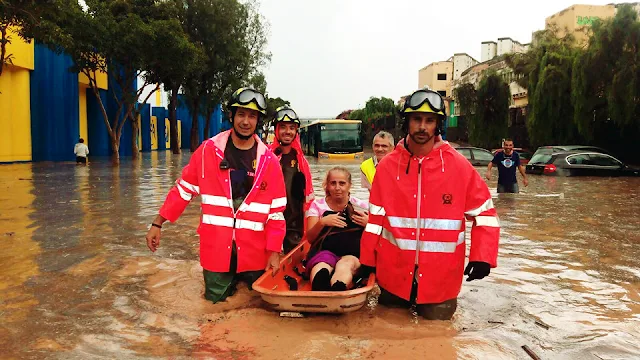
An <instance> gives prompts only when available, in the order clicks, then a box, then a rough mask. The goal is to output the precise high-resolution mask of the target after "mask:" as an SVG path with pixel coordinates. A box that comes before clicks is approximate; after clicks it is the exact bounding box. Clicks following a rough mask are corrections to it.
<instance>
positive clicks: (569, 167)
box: [526, 151, 640, 176]
mask: <svg viewBox="0 0 640 360" xmlns="http://www.w3.org/2000/svg"><path fill="white" fill-rule="evenodd" d="M526 173H527V174H538V175H561V176H640V169H638V168H632V167H629V166H627V165H625V164H624V163H623V162H622V161H620V160H618V159H616V158H615V157H613V156H611V155H608V154H603V153H599V152H589V151H564V152H557V153H553V154H551V155H550V156H549V159H548V160H547V161H546V162H544V163H541V162H536V163H533V162H529V164H527V166H526Z"/></svg>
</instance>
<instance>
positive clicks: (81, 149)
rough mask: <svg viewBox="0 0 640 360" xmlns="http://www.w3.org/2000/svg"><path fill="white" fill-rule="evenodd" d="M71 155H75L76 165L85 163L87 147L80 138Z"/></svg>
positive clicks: (87, 153)
mask: <svg viewBox="0 0 640 360" xmlns="http://www.w3.org/2000/svg"><path fill="white" fill-rule="evenodd" d="M73 153H74V154H76V164H86V163H87V156H88V155H89V147H88V146H87V145H85V143H84V139H83V138H80V140H78V143H77V144H76V146H75V147H74V148H73Z"/></svg>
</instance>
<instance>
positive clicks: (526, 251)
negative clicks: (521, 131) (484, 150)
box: [0, 152, 640, 360]
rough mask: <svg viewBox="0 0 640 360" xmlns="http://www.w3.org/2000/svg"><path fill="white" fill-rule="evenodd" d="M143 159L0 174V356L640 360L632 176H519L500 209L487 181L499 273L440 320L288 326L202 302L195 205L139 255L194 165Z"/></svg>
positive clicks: (471, 287)
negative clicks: (516, 190)
mask: <svg viewBox="0 0 640 360" xmlns="http://www.w3.org/2000/svg"><path fill="white" fill-rule="evenodd" d="M142 156H143V158H142V159H141V160H140V161H137V162H131V161H129V160H125V161H123V162H122V164H121V165H120V166H119V167H113V166H112V165H111V164H110V163H109V162H108V161H105V160H94V162H92V163H90V165H89V166H87V167H84V166H76V165H75V163H26V164H10V165H0V241H1V243H2V247H3V248H2V251H0V358H2V359H4V358H7V359H11V358H33V359H43V358H48V359H89V358H91V359H96V358H98V359H100V358H103V359H115V358H117V359H155V358H173V359H182V358H201V359H285V358H286V359H358V358H364V359H528V358H529V357H528V356H527V354H526V353H525V352H524V350H523V349H522V348H521V347H522V346H523V345H527V346H528V347H529V348H531V349H532V350H533V351H535V352H536V353H537V354H538V355H539V356H540V357H541V358H543V359H584V360H586V359H596V360H597V359H640V265H639V264H640V263H639V262H638V261H639V260H638V259H640V201H639V195H640V194H639V193H640V178H550V177H542V176H530V178H529V179H530V185H529V187H526V188H525V187H524V186H523V185H521V189H522V193H521V194H518V195H513V194H500V196H498V195H497V194H495V186H496V180H497V172H495V171H494V177H493V180H492V181H491V182H490V183H489V184H490V186H491V187H492V193H493V196H494V204H495V206H496V208H497V211H498V214H499V216H500V221H501V225H502V234H501V246H500V256H499V259H498V266H499V267H498V268H497V269H494V270H492V272H491V275H490V276H489V277H488V278H485V279H483V280H480V281H473V282H465V283H464V285H463V288H462V292H461V294H460V298H459V302H458V311H457V313H456V315H455V316H454V319H453V321H451V322H437V321H436V322H430V321H426V320H422V319H421V318H417V317H416V316H414V315H413V314H412V313H411V312H410V311H408V310H401V309H389V308H384V307H382V306H377V305H376V299H375V296H373V297H372V298H371V299H370V302H369V305H368V306H367V307H365V308H363V309H361V310H360V311H357V312H355V313H351V314H346V315H341V316H334V315H312V316H308V317H307V318H304V319H289V318H281V317H279V316H278V314H277V313H275V312H272V311H270V310H267V308H266V307H264V306H263V304H262V300H261V299H260V297H259V296H258V295H257V294H256V293H252V292H250V291H249V290H248V289H246V287H242V286H243V285H241V288H240V290H239V292H238V293H237V294H236V295H234V296H233V297H231V298H230V299H229V300H227V301H226V302H223V303H220V304H215V305H214V304H211V303H209V302H208V301H206V300H204V298H203V297H202V292H203V288H204V286H203V279H202V268H201V267H200V265H199V261H198V238H197V235H196V227H197V225H198V222H199V206H198V204H197V202H198V201H199V200H197V199H196V200H194V202H193V203H192V204H191V205H190V206H189V207H188V208H187V210H186V211H185V213H184V214H183V215H182V217H181V219H180V220H179V221H178V222H177V223H176V224H169V223H167V224H166V225H165V226H164V228H163V232H162V239H161V247H160V248H159V250H158V251H157V252H156V253H155V254H152V253H151V252H150V251H149V250H148V249H147V246H146V243H145V240H144V236H145V234H146V232H147V229H148V225H149V223H150V222H151V220H152V219H153V217H154V215H155V214H156V213H157V211H158V209H159V207H160V205H161V204H162V202H163V201H164V198H165V196H166V194H167V192H168V190H169V189H170V187H171V186H172V185H173V182H174V181H175V179H176V178H178V176H179V174H180V171H181V169H182V167H183V166H184V165H186V164H187V162H188V160H189V157H190V153H188V152H187V153H185V154H183V155H170V154H169V153H164V152H152V153H145V154H143V155H142ZM310 161H311V162H312V170H313V171H314V184H316V188H315V190H316V195H321V194H322V193H323V192H322V190H321V187H320V184H321V183H322V178H323V176H324V173H325V172H326V170H328V169H329V168H330V167H332V166H333V165H337V164H342V165H346V166H347V167H348V168H349V169H350V170H351V171H352V173H353V175H354V177H353V180H354V183H353V188H352V193H353V194H354V195H355V196H356V197H361V198H368V194H367V192H366V190H365V191H363V190H362V189H360V177H359V170H358V167H359V163H357V162H345V161H342V162H336V161H321V162H319V163H318V162H317V161H316V160H315V159H310ZM479 170H480V171H481V173H482V174H483V173H484V169H479ZM389 192H390V195H392V193H393V189H389ZM561 194H563V195H561ZM468 236H469V234H468V233H467V243H468ZM536 321H538V324H536ZM545 324H546V325H547V326H548V328H547V327H546V326H545Z"/></svg>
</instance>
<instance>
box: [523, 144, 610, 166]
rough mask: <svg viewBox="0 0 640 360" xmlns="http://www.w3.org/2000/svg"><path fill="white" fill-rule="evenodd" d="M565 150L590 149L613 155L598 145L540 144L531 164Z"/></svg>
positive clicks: (544, 161) (545, 160)
mask: <svg viewBox="0 0 640 360" xmlns="http://www.w3.org/2000/svg"><path fill="white" fill-rule="evenodd" d="M564 151H590V152H595V153H602V154H607V155H613V154H611V153H609V152H608V151H607V150H605V149H602V148H599V147H597V146H590V145H551V146H540V147H539V148H538V149H536V152H535V153H533V156H532V157H531V159H529V163H530V164H537V163H544V164H546V163H547V161H549V159H550V158H551V155H552V154H555V153H559V152H564Z"/></svg>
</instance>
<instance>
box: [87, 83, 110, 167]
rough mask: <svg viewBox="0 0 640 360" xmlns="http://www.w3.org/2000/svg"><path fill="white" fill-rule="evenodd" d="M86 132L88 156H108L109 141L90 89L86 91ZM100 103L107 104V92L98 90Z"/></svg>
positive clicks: (100, 112)
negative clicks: (87, 136)
mask: <svg viewBox="0 0 640 360" xmlns="http://www.w3.org/2000/svg"><path fill="white" fill-rule="evenodd" d="M86 91H87V131H88V133H89V156H110V155H111V150H110V149H111V145H110V144H111V139H110V138H109V132H108V131H107V126H106V125H105V124H104V116H103V115H102V109H100V104H99V103H98V99H96V96H95V95H94V94H93V91H92V90H91V89H87V90H86ZM100 98H101V99H102V103H103V104H106V103H107V91H106V90H100Z"/></svg>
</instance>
